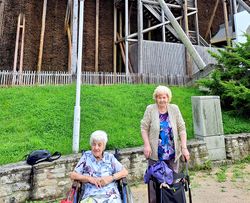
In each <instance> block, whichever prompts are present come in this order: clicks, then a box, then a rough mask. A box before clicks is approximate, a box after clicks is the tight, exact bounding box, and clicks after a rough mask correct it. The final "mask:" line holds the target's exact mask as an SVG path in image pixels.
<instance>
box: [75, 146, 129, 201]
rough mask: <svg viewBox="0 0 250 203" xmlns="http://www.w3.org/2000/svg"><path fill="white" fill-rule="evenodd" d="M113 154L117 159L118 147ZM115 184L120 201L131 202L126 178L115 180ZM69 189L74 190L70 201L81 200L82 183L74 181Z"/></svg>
mask: <svg viewBox="0 0 250 203" xmlns="http://www.w3.org/2000/svg"><path fill="white" fill-rule="evenodd" d="M82 153H83V151H82ZM114 156H115V158H116V159H117V160H120V154H119V150H118V149H115V153H114ZM116 184H117V187H118V191H119V193H120V196H121V200H122V203H133V196H132V193H131V190H130V187H129V185H128V183H127V178H122V179H120V180H116ZM71 190H72V191H74V195H73V196H74V198H73V201H72V202H73V203H80V202H81V200H82V196H83V194H84V183H80V182H79V181H74V182H73V184H72V187H71Z"/></svg>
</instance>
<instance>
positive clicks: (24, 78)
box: [0, 71, 187, 87]
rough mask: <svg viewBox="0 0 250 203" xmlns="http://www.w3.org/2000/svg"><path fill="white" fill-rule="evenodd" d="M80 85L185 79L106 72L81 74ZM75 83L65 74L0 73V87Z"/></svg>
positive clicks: (183, 78)
mask: <svg viewBox="0 0 250 203" xmlns="http://www.w3.org/2000/svg"><path fill="white" fill-rule="evenodd" d="M81 79H82V84H91V85H112V84H167V85H185V84H186V83H187V77H186V76H183V75H160V74H137V73H133V74H125V73H119V74H118V73H117V74H115V73H106V72H98V73H96V72H82V76H81ZM75 81H76V75H75V74H71V73H67V72H47V71H46V72H39V73H38V72H35V71H24V72H21V73H20V72H12V71H0V87H7V86H32V85H60V84H71V83H73V82H75Z"/></svg>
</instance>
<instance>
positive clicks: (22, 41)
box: [19, 14, 25, 72]
mask: <svg viewBox="0 0 250 203" xmlns="http://www.w3.org/2000/svg"><path fill="white" fill-rule="evenodd" d="M21 15H22V25H21V26H22V40H21V53H20V67H19V72H22V71H23V48H24V35H25V15H24V14H21Z"/></svg>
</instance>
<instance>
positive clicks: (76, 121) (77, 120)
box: [72, 0, 84, 153]
mask: <svg viewBox="0 0 250 203" xmlns="http://www.w3.org/2000/svg"><path fill="white" fill-rule="evenodd" d="M83 12H84V0H80V12H79V34H78V57H77V78H76V104H75V109H74V128H73V144H72V151H73V153H78V151H79V140H80V112H81V107H80V96H81V73H82V38H83V22H84V21H83V16H84V13H83Z"/></svg>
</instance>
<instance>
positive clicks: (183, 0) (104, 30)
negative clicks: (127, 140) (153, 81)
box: [0, 0, 249, 78]
mask: <svg viewBox="0 0 250 203" xmlns="http://www.w3.org/2000/svg"><path fill="white" fill-rule="evenodd" d="M84 2H85V5H86V6H85V10H84V23H83V24H84V25H80V24H79V21H78V18H79V1H78V0H67V1H60V0H55V1H47V0H43V1H35V0H31V1H30V2H26V1H20V2H19V3H18V5H17V6H16V7H13V5H14V3H13V2H12V1H10V0H4V1H3V2H2V3H1V4H0V36H1V38H0V55H1V60H0V69H1V70H16V71H19V70H22V69H23V67H24V70H32V71H35V70H36V71H38V72H39V71H41V72H43V71H67V72H69V73H72V74H75V73H76V69H77V58H78V56H77V54H78V51H79V50H78V48H77V45H78V30H79V26H84V28H85V30H84V35H83V46H82V52H83V55H82V57H83V61H82V67H83V68H82V71H86V72H113V73H114V74H118V73H125V74H127V75H131V74H132V73H135V74H137V73H138V74H155V75H157V74H161V75H168V74H183V75H184V76H187V77H189V78H192V77H193V75H194V74H196V72H198V71H199V70H200V69H202V68H203V67H204V64H205V65H207V64H209V63H213V62H214V61H213V59H212V58H211V57H210V55H209V54H207V49H211V50H214V49H212V48H211V47H210V45H209V44H208V43H207V42H210V39H211V37H212V36H213V35H214V34H215V33H216V32H217V30H218V29H217V28H216V26H219V25H220V24H221V23H223V22H224V23H225V28H224V30H225V31H224V35H226V34H227V33H228V35H227V37H226V38H227V39H226V38H225V37H224V38H225V39H226V40H224V43H225V42H227V41H228V43H229V42H231V38H232V36H231V34H230V33H231V30H230V29H231V28H232V26H231V25H232V24H230V23H231V22H232V21H233V18H232V14H233V13H236V12H238V11H239V10H241V9H242V8H243V9H245V10H247V11H249V1H248V0H211V3H210V2H208V1H206V0H199V1H198V0H164V1H163V0H102V1H100V0H95V1H84ZM10 10H11V12H10ZM37 10H39V11H40V12H37ZM198 10H199V13H202V15H199V13H198ZM200 10H201V11H200ZM208 11H209V12H208ZM4 12H5V13H4ZM6 12H7V13H6ZM12 12H13V13H12ZM20 12H22V13H25V16H26V30H28V31H29V32H26V34H25V38H24V41H23V45H24V46H23V47H24V48H23V65H22V67H21V68H20V67H19V66H18V65H17V62H19V61H20V60H19V61H18V59H16V63H14V64H16V66H15V67H14V66H12V65H13V58H15V57H16V58H18V57H20V56H21V55H20V53H21V52H20V53H18V54H15V53H14V51H15V48H16V49H18V48H19V49H18V50H19V51H20V50H21V49H20V45H21V43H20V42H21V40H18V43H19V46H16V45H15V44H14V43H13V40H14V39H13V37H12V38H11V36H17V34H18V33H15V32H16V27H15V31H13V30H14V29H13V28H12V30H11V29H9V27H11V26H12V24H15V25H16V24H17V23H16V21H14V23H13V22H7V20H11V19H14V18H13V17H12V15H13V16H16V15H17V13H18V14H19V13H20ZM207 12H208V13H207ZM9 13H11V15H10V14H9ZM6 14H7V17H6ZM8 14H9V16H8ZM198 15H199V21H198ZM218 15H220V19H221V20H220V22H218ZM204 16H205V18H206V19H204ZM16 19H17V18H16ZM227 22H229V24H228V25H227ZM6 25H8V26H9V27H4V26H6ZM12 27H13V26H12ZM216 29H217V30H216ZM232 29H233V28H232ZM21 31H22V28H21V29H20V34H22V33H21ZM7 33H11V34H9V35H8V34H7ZM14 34H15V35H14ZM20 36H21V35H20ZM203 37H204V38H205V39H206V41H205V40H204V39H203ZM20 39H21V37H20ZM3 42H4V43H3ZM6 50H7V51H6ZM13 56H14V57H13ZM9 58H11V62H10V63H9V61H10V59H9ZM20 59H21V58H20ZM202 61H203V62H204V63H203V62H202ZM197 64H198V66H197ZM9 67H11V68H9Z"/></svg>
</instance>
